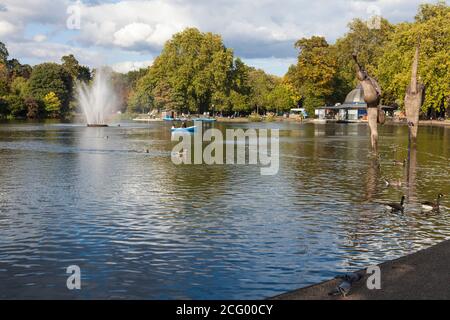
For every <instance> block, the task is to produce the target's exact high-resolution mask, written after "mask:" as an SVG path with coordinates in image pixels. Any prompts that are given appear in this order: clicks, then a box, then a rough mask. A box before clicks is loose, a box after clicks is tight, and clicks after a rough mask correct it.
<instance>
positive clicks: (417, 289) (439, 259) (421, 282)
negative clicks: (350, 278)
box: [273, 240, 450, 300]
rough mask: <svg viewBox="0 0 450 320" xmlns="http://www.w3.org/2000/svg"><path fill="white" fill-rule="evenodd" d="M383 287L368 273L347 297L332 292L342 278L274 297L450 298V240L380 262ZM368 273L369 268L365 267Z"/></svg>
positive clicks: (296, 298)
mask: <svg viewBox="0 0 450 320" xmlns="http://www.w3.org/2000/svg"><path fill="white" fill-rule="evenodd" d="M380 269H381V290H369V289H367V286H366V279H367V277H368V276H365V277H364V278H363V279H362V280H361V281H359V282H358V283H356V284H355V285H354V286H353V288H352V291H351V294H350V295H348V296H347V297H345V298H344V297H342V296H338V297H336V296H329V295H328V292H330V291H332V290H333V289H334V288H335V287H336V286H337V285H338V284H339V281H338V280H330V281H326V282H323V283H320V284H317V285H314V286H311V287H307V288H303V289H299V290H296V291H293V292H289V293H286V294H282V295H280V296H277V297H274V298H273V299H276V300H329V299H332V300H412V299H414V300H417V299H438V300H443V299H445V300H450V240H449V241H444V242H442V243H440V244H438V245H436V246H433V247H431V248H429V249H425V250H423V251H419V252H417V253H414V254H411V255H408V256H405V257H403V258H400V259H397V260H393V261H389V262H386V263H383V264H381V265H380ZM361 272H362V273H363V274H365V271H361Z"/></svg>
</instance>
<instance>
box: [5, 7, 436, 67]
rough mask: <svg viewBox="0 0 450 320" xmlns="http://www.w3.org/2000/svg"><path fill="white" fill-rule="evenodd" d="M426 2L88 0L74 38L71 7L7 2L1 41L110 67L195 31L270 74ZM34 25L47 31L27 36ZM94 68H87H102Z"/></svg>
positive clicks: (37, 54)
mask: <svg viewBox="0 0 450 320" xmlns="http://www.w3.org/2000/svg"><path fill="white" fill-rule="evenodd" d="M422 2H435V0H334V1H329V0H315V1H311V0H281V1H280V0H213V1H211V0H152V1H142V0H141V1H139V0H120V1H119V0H116V1H101V0H95V1H89V2H88V1H86V0H85V4H83V5H82V10H81V29H80V30H78V31H70V30H68V29H67V28H66V19H67V18H68V14H67V12H66V10H67V7H68V6H69V5H71V4H73V3H74V1H72V0H57V1H56V0H33V1H29V0H2V4H3V7H2V10H0V37H1V39H2V41H6V42H7V45H8V47H10V46H12V47H14V48H15V49H14V50H10V51H14V52H16V53H18V55H17V56H16V57H17V58H19V59H20V58H22V57H25V56H26V57H33V58H34V59H36V60H39V59H45V58H48V57H53V58H55V56H56V55H60V53H61V52H63V51H65V50H66V49H67V50H68V49H70V50H74V53H76V52H79V53H80V55H81V59H82V60H85V61H88V60H89V59H94V58H92V57H95V56H96V54H95V51H97V50H98V51H99V52H102V53H105V51H106V55H107V56H106V60H107V61H122V60H126V61H131V60H133V57H130V56H117V54H122V53H124V52H127V53H130V54H134V55H143V56H146V57H148V58H150V57H153V56H156V55H158V54H159V52H160V50H161V48H162V46H163V44H164V42H165V41H166V40H168V39H170V38H171V36H172V35H173V34H174V33H176V32H179V31H181V30H183V29H184V28H186V27H197V28H199V29H200V30H202V31H211V32H215V33H219V34H221V35H222V36H223V38H224V41H225V43H226V45H227V46H228V47H231V48H233V49H234V50H235V53H236V54H237V55H239V56H241V57H243V58H245V59H247V60H249V59H253V61H255V62H256V63H257V64H261V65H266V66H267V67H266V69H271V67H270V63H271V62H270V61H272V66H275V67H277V68H284V67H283V66H284V65H286V63H284V62H283V61H284V60H283V59H292V58H295V56H296V51H295V49H294V47H293V45H294V42H295V41H296V40H298V39H299V38H301V37H306V36H312V35H323V36H326V38H327V40H328V41H330V42H333V41H334V40H335V39H336V38H338V37H340V36H342V35H343V34H344V33H345V32H346V31H347V24H348V22H349V21H351V20H352V19H353V18H356V17H359V18H363V19H368V18H369V17H370V16H371V14H372V12H371V10H369V8H373V7H374V6H376V7H377V8H379V9H380V12H381V15H382V16H383V17H386V18H388V19H389V20H391V21H392V22H399V21H405V20H412V19H413V18H414V15H415V13H416V12H417V7H418V5H419V4H420V3H422ZM372 11H373V10H372ZM35 25H40V26H45V28H47V29H49V30H39V28H38V29H37V30H30V26H32V27H31V29H34V26H35ZM30 32H31V35H30ZM33 32H34V34H33ZM42 34H46V35H47V39H44V38H43V37H41V36H40V35H42ZM25 35H27V36H28V37H29V38H31V39H34V43H35V44H36V43H37V44H39V45H38V46H37V47H36V46H35V48H34V49H33V48H32V46H31V47H30V48H29V47H28V45H26V46H25V48H22V49H21V48H18V44H20V43H26V42H27V41H29V40H27V39H26V37H25ZM108 52H109V53H108ZM21 53H23V54H24V56H21V55H20V54H21ZM114 55H116V56H114ZM137 59H139V58H137ZM143 59H145V57H144V58H143ZM258 59H259V60H258ZM277 59H278V60H277ZM280 59H281V60H280ZM94 60H95V61H94ZM94 60H93V61H90V62H87V63H89V64H90V65H93V64H94V63H96V64H97V63H98V58H95V59H94Z"/></svg>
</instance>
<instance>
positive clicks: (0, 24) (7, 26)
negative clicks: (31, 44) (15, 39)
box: [0, 21, 16, 37]
mask: <svg viewBox="0 0 450 320" xmlns="http://www.w3.org/2000/svg"><path fill="white" fill-rule="evenodd" d="M15 30H16V27H15V26H14V25H13V24H12V23H9V22H8V21H0V37H7V36H9V35H11V34H12V33H14V32H15Z"/></svg>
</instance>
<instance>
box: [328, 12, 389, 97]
mask: <svg viewBox="0 0 450 320" xmlns="http://www.w3.org/2000/svg"><path fill="white" fill-rule="evenodd" d="M348 28H349V31H348V32H347V34H345V36H343V37H342V38H339V39H338V40H337V41H336V44H335V45H334V46H333V49H334V53H335V56H336V64H337V73H336V77H335V80H334V84H333V86H334V88H335V89H334V93H333V101H332V102H333V103H335V102H342V101H343V100H344V98H345V96H346V95H347V93H348V92H350V91H351V90H352V89H354V88H355V86H356V85H357V84H358V82H357V80H356V77H355V62H354V61H353V59H352V54H353V53H357V54H358V60H359V61H360V62H361V63H362V65H364V68H365V69H366V70H367V71H368V73H369V74H370V75H372V76H375V75H376V74H377V70H378V64H379V60H380V58H381V56H382V55H383V53H384V51H385V46H386V43H387V41H388V40H389V37H390V35H391V33H392V32H393V30H394V26H393V25H391V24H390V23H389V22H388V21H387V20H386V19H383V18H381V20H380V28H370V27H369V26H368V23H367V22H366V21H363V20H361V19H355V20H353V21H352V22H351V23H349V25H348Z"/></svg>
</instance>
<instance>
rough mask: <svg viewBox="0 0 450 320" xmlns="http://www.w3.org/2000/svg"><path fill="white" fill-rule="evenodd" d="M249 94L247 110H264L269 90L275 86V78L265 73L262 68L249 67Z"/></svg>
mask: <svg viewBox="0 0 450 320" xmlns="http://www.w3.org/2000/svg"><path fill="white" fill-rule="evenodd" d="M248 77H249V83H250V88H251V89H250V96H249V104H250V108H251V110H249V111H256V112H260V111H264V110H266V106H267V103H268V97H269V94H270V92H271V91H272V90H273V89H274V88H275V85H276V78H275V77H273V76H270V75H268V74H266V73H265V72H264V71H263V70H259V69H253V68H252V69H251V70H250V72H249V75H248Z"/></svg>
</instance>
